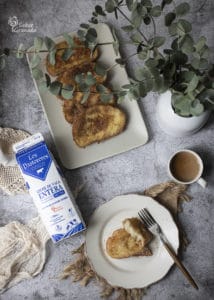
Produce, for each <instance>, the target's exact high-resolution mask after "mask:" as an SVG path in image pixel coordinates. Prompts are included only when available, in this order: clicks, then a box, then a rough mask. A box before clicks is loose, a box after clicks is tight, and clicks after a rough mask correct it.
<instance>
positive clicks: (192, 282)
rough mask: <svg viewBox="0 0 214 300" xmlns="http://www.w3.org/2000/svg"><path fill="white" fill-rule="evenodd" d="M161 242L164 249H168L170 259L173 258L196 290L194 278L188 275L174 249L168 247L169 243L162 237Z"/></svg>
mask: <svg viewBox="0 0 214 300" xmlns="http://www.w3.org/2000/svg"><path fill="white" fill-rule="evenodd" d="M162 242H163V244H164V246H165V248H166V250H167V251H168V253H169V255H170V256H171V257H172V259H173V260H174V262H175V263H176V265H177V266H178V268H179V269H180V270H181V272H182V273H183V274H184V276H185V277H186V279H187V280H188V281H189V282H190V283H191V285H192V286H193V287H194V288H195V289H197V290H198V286H197V284H196V282H195V280H194V279H193V278H192V276H191V275H190V273H189V272H188V271H187V269H186V268H185V267H184V265H183V264H182V262H181V261H180V260H179V259H178V257H177V255H176V253H175V251H174V250H173V249H172V248H171V247H170V245H169V244H168V243H166V242H165V241H164V240H163V239H162Z"/></svg>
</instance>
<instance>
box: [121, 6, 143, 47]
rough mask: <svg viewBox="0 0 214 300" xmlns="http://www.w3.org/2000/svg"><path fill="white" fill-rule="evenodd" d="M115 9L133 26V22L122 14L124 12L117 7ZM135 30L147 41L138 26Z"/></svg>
mask: <svg viewBox="0 0 214 300" xmlns="http://www.w3.org/2000/svg"><path fill="white" fill-rule="evenodd" d="M117 10H118V11H119V12H120V13H121V15H122V16H123V17H124V18H125V19H126V20H127V21H128V22H129V23H130V24H131V25H133V26H134V24H133V22H132V21H131V20H130V19H129V18H128V17H127V16H126V14H124V12H123V11H122V10H121V9H120V8H119V7H117ZM136 30H137V32H138V33H139V34H140V35H141V36H142V37H143V38H144V40H145V41H146V42H147V43H148V39H147V37H146V36H145V35H144V33H143V32H142V31H141V30H140V29H139V28H136Z"/></svg>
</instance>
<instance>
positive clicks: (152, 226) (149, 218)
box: [138, 208, 198, 290]
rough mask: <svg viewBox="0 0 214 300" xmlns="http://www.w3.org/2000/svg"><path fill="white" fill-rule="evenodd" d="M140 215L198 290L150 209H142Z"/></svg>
mask: <svg viewBox="0 0 214 300" xmlns="http://www.w3.org/2000/svg"><path fill="white" fill-rule="evenodd" d="M138 215H139V217H140V219H141V220H142V221H143V223H144V224H145V226H146V227H147V228H148V229H149V230H150V231H151V232H152V233H153V234H154V235H158V236H159V237H160V240H161V242H162V243H163V245H164V247H165V248H166V250H167V251H168V253H169V255H170V256H171V257H172V259H173V260H174V262H175V263H176V265H177V266H178V267H179V269H180V270H181V271H182V273H183V274H184V276H185V277H186V278H187V280H188V281H189V282H190V283H191V285H192V286H193V287H194V288H195V289H197V290H198V286H197V284H196V283H195V281H194V279H193V278H192V276H191V275H190V273H189V272H188V271H187V269H186V268H185V267H184V265H183V264H182V262H181V261H180V260H179V258H178V257H177V255H176V253H175V251H174V250H173V248H172V246H171V245H170V243H169V242H168V240H167V238H166V236H165V235H164V233H163V231H162V229H161V227H160V225H159V224H158V223H157V222H156V221H155V219H154V218H153V217H152V215H151V214H150V212H149V211H148V209H146V208H144V209H141V210H140V211H139V212H138Z"/></svg>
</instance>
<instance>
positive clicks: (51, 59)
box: [48, 49, 56, 66]
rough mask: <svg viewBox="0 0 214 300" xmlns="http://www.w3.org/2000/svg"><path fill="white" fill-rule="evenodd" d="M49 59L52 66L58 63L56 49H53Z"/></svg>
mask: <svg viewBox="0 0 214 300" xmlns="http://www.w3.org/2000/svg"><path fill="white" fill-rule="evenodd" d="M48 59H49V62H50V64H51V65H53V66H54V65H55V63H56V49H53V50H51V51H50V52H49V54H48Z"/></svg>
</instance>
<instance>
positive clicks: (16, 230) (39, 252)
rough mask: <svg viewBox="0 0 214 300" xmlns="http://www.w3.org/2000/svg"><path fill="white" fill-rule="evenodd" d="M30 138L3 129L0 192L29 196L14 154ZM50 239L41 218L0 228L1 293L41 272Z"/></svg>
mask: <svg viewBox="0 0 214 300" xmlns="http://www.w3.org/2000/svg"><path fill="white" fill-rule="evenodd" d="M27 136H29V134H28V133H26V132H24V131H22V130H15V129H12V128H0V188H1V189H2V190H3V191H4V192H6V193H7V194H9V195H15V194H20V193H22V194H23V193H26V192H27V191H26V189H25V185H24V180H23V178H22V175H21V173H20V171H19V168H18V166H17V164H16V160H15V156H14V154H13V150H12V145H13V143H15V142H18V141H21V140H22V139H24V138H26V137H27ZM49 238H50V237H49V235H48V233H47V232H46V229H45V227H44V225H43V223H42V222H41V220H40V218H39V217H36V218H34V219H32V220H31V221H29V222H28V223H27V224H25V225H24V224H21V223H20V222H17V221H13V222H11V223H9V224H7V225H5V226H3V227H0V293H3V292H4V291H5V290H6V289H8V288H10V287H12V286H13V285H15V284H17V283H18V282H20V281H21V280H23V279H27V278H32V277H33V276H36V275H37V274H39V273H40V272H41V270H42V268H43V266H44V263H45V260H46V250H45V245H46V242H47V241H48V239H49Z"/></svg>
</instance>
